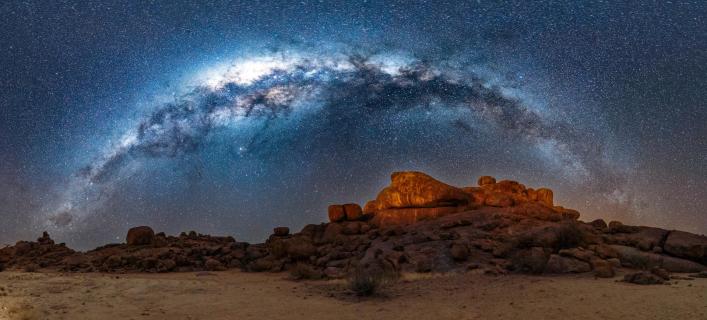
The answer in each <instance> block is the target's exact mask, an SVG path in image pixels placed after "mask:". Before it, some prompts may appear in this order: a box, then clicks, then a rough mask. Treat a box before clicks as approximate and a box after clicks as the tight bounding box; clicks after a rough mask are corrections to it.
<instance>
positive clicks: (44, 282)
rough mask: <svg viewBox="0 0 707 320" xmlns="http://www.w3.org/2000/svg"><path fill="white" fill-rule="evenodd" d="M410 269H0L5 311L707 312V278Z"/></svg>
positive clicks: (18, 315)
mask: <svg viewBox="0 0 707 320" xmlns="http://www.w3.org/2000/svg"><path fill="white" fill-rule="evenodd" d="M620 278H621V277H620V276H617V277H615V278H611V279H596V278H594V277H592V276H589V275H586V274H585V275H576V276H567V275H564V276H530V275H505V276H500V277H499V276H490V275H484V274H479V273H475V272H467V273H452V274H444V275H441V274H439V275H435V274H426V275H420V274H406V275H403V278H402V279H401V280H400V281H399V282H398V283H395V284H393V285H392V286H390V287H388V288H387V289H386V290H385V292H384V293H382V294H381V295H379V296H375V297H369V298H359V297H357V296H355V295H352V294H350V293H348V291H347V289H346V286H345V282H344V281H343V280H329V281H292V280H289V279H287V275H286V274H283V273H279V274H275V273H244V272H240V271H235V270H231V271H224V272H209V273H169V274H120V275H117V274H100V273H91V274H62V273H20V272H1V273H0V319H3V320H4V319H101V320H109V319H624V320H625V319H707V279H693V280H671V281H670V284H669V285H653V286H640V285H634V284H628V283H622V282H617V280H618V279H620Z"/></svg>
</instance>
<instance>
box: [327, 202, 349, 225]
mask: <svg viewBox="0 0 707 320" xmlns="http://www.w3.org/2000/svg"><path fill="white" fill-rule="evenodd" d="M328 214H329V221H330V222H339V221H343V220H344V219H346V211H344V206H342V205H339V204H332V205H330V206H329V208H328Z"/></svg>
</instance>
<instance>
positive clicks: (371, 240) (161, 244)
mask: <svg viewBox="0 0 707 320" xmlns="http://www.w3.org/2000/svg"><path fill="white" fill-rule="evenodd" d="M328 216H329V222H328V223H321V224H310V225H307V226H305V227H304V228H303V229H302V230H301V231H300V232H297V233H291V232H290V229H289V228H287V227H278V228H275V229H274V230H273V234H272V235H271V236H270V237H269V238H268V239H267V241H266V242H265V243H262V244H248V243H245V242H237V241H236V240H235V239H233V238H232V237H214V236H208V235H201V234H197V233H196V232H193V231H192V232H189V233H182V234H181V235H179V236H177V237H175V236H167V235H165V234H164V233H157V234H155V233H154V231H153V230H152V229H151V228H149V227H144V226H143V227H137V228H133V229H131V230H130V231H129V232H128V236H127V238H126V242H127V243H126V244H111V245H107V246H103V247H100V248H97V249H94V250H92V251H89V252H85V253H80V252H74V251H73V250H71V249H68V248H66V246H64V245H62V244H59V245H57V244H54V242H53V241H52V240H51V239H50V238H49V236H48V235H46V234H45V235H43V236H42V238H40V239H38V240H37V242H24V241H20V242H18V243H17V244H16V245H15V246H12V247H7V248H3V249H0V264H2V265H5V266H6V267H7V268H15V269H22V268H23V267H24V266H26V265H28V264H36V265H37V266H38V267H39V268H50V269H52V268H53V269H58V270H65V271H76V272H90V271H100V272H172V271H195V270H224V269H227V268H240V269H243V270H246V271H253V272H258V271H272V272H277V271H285V270H295V271H296V270H300V271H301V270H306V271H307V272H306V274H307V275H308V276H309V277H314V278H321V277H330V278H336V277H342V276H345V275H346V274H348V273H350V272H352V271H353V270H355V269H359V270H360V269H362V268H363V269H365V268H374V269H376V268H377V269H383V270H384V271H407V272H447V271H453V270H473V269H478V270H480V271H481V272H485V273H489V274H494V275H498V274H504V273H507V272H524V273H584V272H592V273H593V274H594V275H595V276H597V277H613V276H614V275H615V272H616V270H617V269H619V268H628V269H636V270H665V271H667V272H704V271H705V270H707V267H705V264H706V263H707V237H705V236H700V235H695V234H690V233H687V232H682V231H669V230H664V229H659V228H651V227H638V226H626V225H623V224H621V223H619V222H615V221H612V222H611V223H609V224H607V223H606V222H604V221H603V220H595V221H592V222H588V223H586V222H581V221H579V220H578V218H579V213H578V212H577V211H575V210H572V209H566V208H563V207H560V206H556V205H555V204H554V202H553V193H552V190H550V189H546V188H538V189H533V188H527V187H526V186H524V185H523V184H520V183H518V182H515V181H510V180H502V181H498V182H497V181H496V179H495V178H493V177H489V176H484V177H481V178H479V179H478V186H475V187H465V188H457V187H454V186H450V185H448V184H445V183H443V182H440V181H437V180H435V179H434V178H432V177H430V176H429V175H426V174H424V173H421V172H396V173H394V174H393V175H392V177H391V184H390V186H388V187H386V188H384V189H383V190H382V191H381V192H380V193H379V194H378V196H377V197H376V199H375V200H372V201H369V202H368V203H367V204H366V205H365V206H364V208H361V207H360V206H359V205H357V204H343V205H332V206H330V207H329V209H328ZM299 273H302V272H299ZM649 274H650V275H649ZM654 277H655V272H652V273H651V272H644V273H641V274H640V275H636V276H635V277H633V276H632V277H629V278H630V279H627V281H630V282H651V281H652V280H645V279H649V278H650V279H653V278H654ZM634 278H635V279H634ZM644 280H645V281H644ZM655 282H659V281H655Z"/></svg>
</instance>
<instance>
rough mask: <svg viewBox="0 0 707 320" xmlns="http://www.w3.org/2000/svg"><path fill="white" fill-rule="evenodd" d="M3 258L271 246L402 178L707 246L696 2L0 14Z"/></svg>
mask: <svg viewBox="0 0 707 320" xmlns="http://www.w3.org/2000/svg"><path fill="white" fill-rule="evenodd" d="M0 13H1V14H2V17H3V19H2V21H0V30H3V31H2V32H1V33H0V67H1V68H0V70H1V71H2V72H0V73H1V75H0V85H1V86H0V222H1V223H0V243H14V241H16V240H18V239H33V238H36V236H37V235H38V234H39V233H40V232H41V231H42V230H47V231H49V232H50V234H52V236H53V237H54V238H55V239H56V240H58V241H62V242H66V243H67V244H68V245H70V246H72V247H75V248H79V249H88V248H91V247H95V246H97V245H100V244H104V243H109V242H121V241H122V240H123V237H124V235H125V232H126V231H127V229H128V228H129V227H131V226H136V225H150V226H152V227H153V228H154V229H156V230H158V231H165V232H167V233H171V234H175V233H178V232H181V231H188V230H197V231H199V232H201V233H210V234H221V235H223V234H228V235H233V236H235V237H236V238H237V239H238V240H244V241H262V240H264V239H265V238H266V237H267V235H268V234H269V233H270V232H271V230H272V228H273V227H275V226H280V225H284V226H290V227H291V228H294V229H299V228H301V227H302V226H303V225H305V224H308V223H318V222H321V221H324V220H325V219H326V206H327V205H328V204H331V203H343V202H358V203H361V204H363V203H364V202H365V201H366V200H369V199H372V198H374V197H375V195H376V193H377V191H378V190H380V189H381V188H382V187H383V186H385V185H387V184H388V181H389V174H390V173H391V172H393V171H397V170H421V171H425V172H427V173H429V174H431V175H433V176H434V177H437V178H439V179H441V180H443V181H446V182H448V183H450V184H453V185H457V186H470V185H475V183H476V178H477V177H478V176H480V175H494V176H496V177H497V178H500V179H513V180H518V181H521V182H523V183H525V184H526V185H527V186H533V187H540V186H546V187H550V188H552V189H553V190H555V202H556V203H559V204H561V205H564V206H566V207H572V208H576V209H578V210H579V211H580V212H581V213H582V219H584V220H591V219H594V218H604V219H606V220H612V219H619V220H622V221H624V222H626V223H634V224H643V225H656V226H660V227H665V228H678V229H683V230H687V231H692V232H697V233H707V212H706V211H705V208H707V21H705V19H706V18H705V17H707V5H706V4H705V3H704V2H702V1H693V2H688V1H673V2H662V1H661V2H657V1H656V2H654V1H635V2H634V1H627V2H626V3H617V2H614V1H610V2H599V1H592V2H583V1H576V2H573V3H563V2H556V1H533V2H528V1H518V2H507V3H498V2H496V1H309V0H304V1H290V2H288V3H284V1H198V2H197V1H194V2H192V1H188V2H187V1H149V2H148V1H118V2H113V1H94V2H83V1H81V2H79V1H76V2H74V1H50V2H46V1H4V2H3V3H2V4H0Z"/></svg>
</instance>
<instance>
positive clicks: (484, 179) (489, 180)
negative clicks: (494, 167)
mask: <svg viewBox="0 0 707 320" xmlns="http://www.w3.org/2000/svg"><path fill="white" fill-rule="evenodd" d="M494 183H496V178H494V177H492V176H481V177H479V186H485V185H487V184H494Z"/></svg>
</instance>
